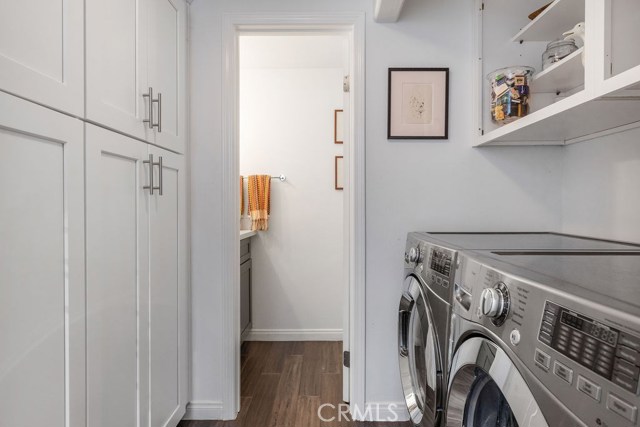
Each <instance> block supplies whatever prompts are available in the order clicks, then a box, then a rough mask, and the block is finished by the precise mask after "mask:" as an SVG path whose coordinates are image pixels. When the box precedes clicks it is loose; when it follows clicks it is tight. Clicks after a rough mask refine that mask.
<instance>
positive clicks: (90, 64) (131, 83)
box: [85, 0, 153, 139]
mask: <svg viewBox="0 0 640 427" xmlns="http://www.w3.org/2000/svg"><path fill="white" fill-rule="evenodd" d="M147 3H148V0H112V1H104V0H86V6H85V7H86V44H87V58H86V61H87V67H86V68H87V76H86V79H87V89H86V90H87V94H86V96H87V111H86V117H87V119H88V120H91V121H93V122H96V123H99V124H102V125H104V126H107V127H110V128H113V129H117V130H119V131H121V132H124V133H126V134H128V135H131V136H134V137H136V138H140V139H147V138H151V134H152V133H153V131H151V130H150V129H149V128H148V126H146V125H145V123H143V120H144V119H145V118H148V114H149V111H148V102H147V101H146V100H145V98H143V97H142V95H143V94H144V93H147V90H148V88H149V86H148V84H147V61H148V57H147V43H148V41H147V35H148V31H147V28H148V24H147V21H148V7H147Z"/></svg>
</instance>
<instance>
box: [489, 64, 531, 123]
mask: <svg viewBox="0 0 640 427" xmlns="http://www.w3.org/2000/svg"><path fill="white" fill-rule="evenodd" d="M534 72H535V69H534V68H532V67H527V66H525V65H515V66H512V67H507V68H500V69H499V70H495V71H493V72H491V73H489V74H488V75H487V79H489V88H490V90H491V95H490V99H491V120H493V122H494V123H498V124H501V125H502V124H507V123H511V122H513V121H515V120H517V119H519V118H521V117H524V116H526V115H527V114H529V79H530V78H531V76H532V75H533V73H534Z"/></svg>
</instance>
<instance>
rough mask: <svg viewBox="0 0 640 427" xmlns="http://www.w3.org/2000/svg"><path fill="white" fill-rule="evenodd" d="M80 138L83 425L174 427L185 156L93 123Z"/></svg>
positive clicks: (183, 384) (182, 367) (183, 356)
mask: <svg viewBox="0 0 640 427" xmlns="http://www.w3.org/2000/svg"><path fill="white" fill-rule="evenodd" d="M86 142H87V154H86V159H87V160H86V166H87V172H86V174H87V180H86V182H87V184H86V185H87V210H86V212H87V218H86V221H87V399H88V406H87V419H88V425H90V426H104V427H108V426H113V425H119V426H131V427H133V426H138V425H141V426H152V427H162V426H175V425H177V423H178V421H179V420H180V419H181V418H182V416H183V415H184V411H185V406H186V399H187V375H188V369H187V366H188V365H187V364H188V360H187V354H188V352H187V351H188V324H187V322H188V316H187V310H188V306H187V294H186V290H187V288H186V283H187V272H186V267H187V265H186V248H187V245H186V226H185V224H186V221H185V219H186V216H185V215H186V204H185V201H186V199H185V194H186V190H185V185H186V183H185V178H184V164H183V162H184V160H183V158H182V156H180V155H177V154H174V153H171V152H168V151H165V150H161V149H159V148H156V147H152V146H149V145H147V144H145V143H142V142H139V141H136V140H132V139H130V138H128V137H125V136H123V135H120V134H117V133H114V132H111V131H108V130H106V129H103V128H99V127H97V126H93V125H87V128H86ZM160 168H162V169H160ZM151 174H153V175H151ZM145 187H153V190H152V189H151V188H145ZM151 193H153V194H151Z"/></svg>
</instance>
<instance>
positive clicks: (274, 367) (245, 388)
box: [178, 341, 411, 427]
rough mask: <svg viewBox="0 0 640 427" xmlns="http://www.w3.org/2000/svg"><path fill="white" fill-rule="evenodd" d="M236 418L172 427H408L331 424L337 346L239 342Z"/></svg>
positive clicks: (336, 396)
mask: <svg viewBox="0 0 640 427" xmlns="http://www.w3.org/2000/svg"><path fill="white" fill-rule="evenodd" d="M241 367H242V373H241V392H240V396H241V398H240V406H241V408H240V413H239V415H238V418H237V419H236V420H234V421H182V422H181V423H180V425H179V426H178V427H361V426H362V427H364V426H367V427H410V425H411V424H410V423H372V422H354V421H348V420H344V419H343V420H341V421H340V420H338V419H336V420H334V421H331V422H324V421H322V420H321V419H320V418H319V417H318V415H317V414H318V408H319V407H320V406H321V405H322V404H325V403H331V404H333V405H335V407H336V409H335V410H333V409H332V408H330V407H325V409H323V411H322V415H323V416H324V417H325V418H326V419H328V418H331V417H332V416H335V417H336V418H337V417H338V409H337V408H338V405H339V404H341V403H342V342H315V341H305V342H299V341H297V342H257V341H253V342H245V343H244V344H243V346H242V360H241Z"/></svg>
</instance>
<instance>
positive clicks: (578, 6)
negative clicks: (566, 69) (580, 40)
mask: <svg viewBox="0 0 640 427" xmlns="http://www.w3.org/2000/svg"><path fill="white" fill-rule="evenodd" d="M584 3H585V0H555V1H554V2H553V3H552V4H551V5H549V7H547V8H546V9H545V10H544V11H543V12H542V13H541V14H540V15H538V16H537V17H536V19H534V20H533V21H531V22H530V23H529V24H527V26H526V27H524V28H523V29H522V30H520V32H518V34H516V35H515V36H513V38H512V39H511V41H514V42H519V41H526V42H545V41H546V42H550V41H553V40H556V39H558V38H560V37H561V36H562V33H563V32H565V31H569V30H570V29H572V28H573V27H574V26H575V25H576V24H577V23H578V22H584V7H585V6H584Z"/></svg>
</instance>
